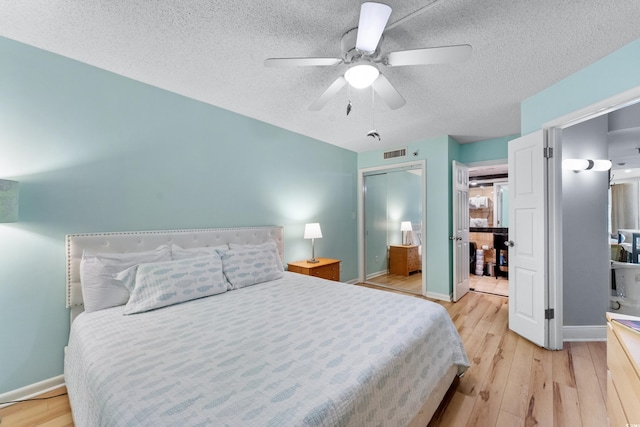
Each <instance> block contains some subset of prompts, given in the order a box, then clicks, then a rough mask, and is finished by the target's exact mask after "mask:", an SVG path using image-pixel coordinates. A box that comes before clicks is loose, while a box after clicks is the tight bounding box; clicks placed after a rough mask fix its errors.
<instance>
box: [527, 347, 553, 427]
mask: <svg viewBox="0 0 640 427" xmlns="http://www.w3.org/2000/svg"><path fill="white" fill-rule="evenodd" d="M524 425H525V426H527V427H534V426H552V425H553V362H552V352H551V351H549V350H546V349H543V348H540V347H535V348H534V350H533V358H532V364H531V379H530V380H529V395H528V396H527V414H526V415H525V419H524Z"/></svg>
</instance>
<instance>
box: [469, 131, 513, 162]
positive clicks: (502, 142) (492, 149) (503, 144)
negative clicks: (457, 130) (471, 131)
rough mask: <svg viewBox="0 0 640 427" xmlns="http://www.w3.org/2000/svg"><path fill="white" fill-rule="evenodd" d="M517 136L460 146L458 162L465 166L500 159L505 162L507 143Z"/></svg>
mask: <svg viewBox="0 0 640 427" xmlns="http://www.w3.org/2000/svg"><path fill="white" fill-rule="evenodd" d="M519 136H520V135H510V136H505V137H502V138H495V139H487V140H484V141H478V142H472V143H469V144H460V155H459V160H460V162H461V163H465V164H470V163H474V162H484V161H489V160H500V159H504V160H505V162H506V159H507V146H508V143H509V141H511V140H512V139H516V138H518V137H519Z"/></svg>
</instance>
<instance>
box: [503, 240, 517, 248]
mask: <svg viewBox="0 0 640 427" xmlns="http://www.w3.org/2000/svg"><path fill="white" fill-rule="evenodd" d="M504 245H505V246H509V247H510V248H512V247H514V246H515V245H516V244H515V243H513V240H507V241H506V242H504Z"/></svg>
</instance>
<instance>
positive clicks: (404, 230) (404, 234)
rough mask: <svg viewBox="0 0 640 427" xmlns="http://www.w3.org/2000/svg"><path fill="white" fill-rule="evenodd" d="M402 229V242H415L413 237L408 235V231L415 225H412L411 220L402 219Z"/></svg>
mask: <svg viewBox="0 0 640 427" xmlns="http://www.w3.org/2000/svg"><path fill="white" fill-rule="evenodd" d="M400 231H402V244H403V245H405V246H408V245H410V244H411V243H413V239H409V238H408V237H407V236H408V234H409V233H407V231H413V227H411V222H410V221H402V222H401V223H400Z"/></svg>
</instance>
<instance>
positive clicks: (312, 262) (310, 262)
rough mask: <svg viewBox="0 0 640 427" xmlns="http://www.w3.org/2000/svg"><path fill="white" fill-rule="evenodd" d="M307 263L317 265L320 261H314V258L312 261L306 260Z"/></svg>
mask: <svg viewBox="0 0 640 427" xmlns="http://www.w3.org/2000/svg"><path fill="white" fill-rule="evenodd" d="M307 262H308V263H309V264H317V263H319V262H320V261H319V260H317V259H315V258H313V259H308V260H307Z"/></svg>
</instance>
